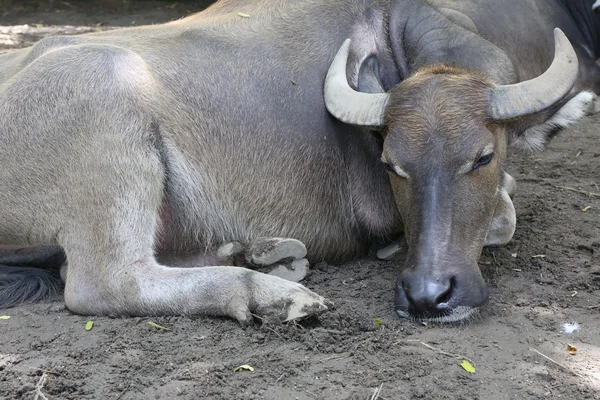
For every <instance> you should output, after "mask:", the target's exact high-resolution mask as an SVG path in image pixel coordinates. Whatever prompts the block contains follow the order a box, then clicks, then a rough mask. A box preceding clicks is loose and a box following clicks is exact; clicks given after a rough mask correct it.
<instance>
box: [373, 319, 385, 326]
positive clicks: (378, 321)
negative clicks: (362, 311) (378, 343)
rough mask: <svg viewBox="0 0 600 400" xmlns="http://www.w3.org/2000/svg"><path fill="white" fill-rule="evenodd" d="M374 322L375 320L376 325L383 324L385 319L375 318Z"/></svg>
mask: <svg viewBox="0 0 600 400" xmlns="http://www.w3.org/2000/svg"><path fill="white" fill-rule="evenodd" d="M373 322H375V324H376V325H383V321H382V320H381V319H379V318H373Z"/></svg>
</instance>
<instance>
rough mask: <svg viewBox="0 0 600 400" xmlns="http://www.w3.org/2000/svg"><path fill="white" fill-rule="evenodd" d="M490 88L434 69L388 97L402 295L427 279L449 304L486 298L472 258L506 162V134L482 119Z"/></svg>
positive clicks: (471, 77)
mask: <svg viewBox="0 0 600 400" xmlns="http://www.w3.org/2000/svg"><path fill="white" fill-rule="evenodd" d="M492 88H493V84H492V83H491V82H489V81H488V80H487V79H486V78H484V77H482V76H480V75H476V74H472V73H469V72H467V71H465V70H461V69H456V68H451V67H446V66H435V67H431V68H428V69H425V70H422V71H420V72H419V73H417V74H415V75H413V76H412V77H411V78H410V79H408V80H406V81H404V82H402V83H401V84H399V85H398V86H396V87H395V88H394V89H393V90H392V91H391V92H390V102H389V105H388V109H387V116H386V118H387V121H388V125H387V127H386V130H385V142H384V148H383V155H382V161H383V162H384V163H386V164H387V165H388V166H389V167H390V168H389V169H390V171H391V173H390V181H391V184H392V187H393V191H394V196H395V199H396V203H397V206H398V210H399V211H400V214H401V216H402V220H403V221H404V228H405V233H406V238H407V240H408V243H409V254H408V257H407V264H406V266H407V268H406V269H405V271H404V272H403V275H402V276H401V278H400V280H399V283H398V285H401V286H402V285H403V290H404V291H405V292H409V291H411V290H412V291H413V292H416V291H417V290H421V289H422V290H425V289H423V288H421V289H417V288H415V285H417V283H415V282H417V281H419V280H420V278H418V276H427V277H430V278H431V279H433V280H434V281H435V280H436V279H437V280H439V281H450V282H451V285H453V288H452V291H453V298H452V303H456V304H460V305H468V306H471V307H476V306H478V305H481V304H482V303H483V302H485V300H486V299H487V291H486V289H485V284H484V282H483V279H482V277H481V274H480V271H479V268H478V266H477V259H478V258H479V255H480V254H481V249H482V248H483V245H484V241H485V238H486V233H487V231H488V227H489V225H490V222H491V220H492V217H493V215H494V210H495V209H496V206H497V204H498V201H499V194H498V192H499V191H498V189H499V187H500V185H501V183H502V182H501V180H502V164H503V161H504V158H505V157H506V136H505V133H504V132H505V130H504V129H503V128H502V127H501V126H500V125H497V124H495V123H493V122H491V121H489V118H488V116H487V108H486V106H487V102H488V96H489V92H490V90H491V89H492ZM490 155H491V160H487V158H489V157H490ZM486 161H488V162H486ZM415 277H416V278H415ZM462 293H464V296H468V298H465V297H464V296H463V295H462ZM409 295H410V294H409Z"/></svg>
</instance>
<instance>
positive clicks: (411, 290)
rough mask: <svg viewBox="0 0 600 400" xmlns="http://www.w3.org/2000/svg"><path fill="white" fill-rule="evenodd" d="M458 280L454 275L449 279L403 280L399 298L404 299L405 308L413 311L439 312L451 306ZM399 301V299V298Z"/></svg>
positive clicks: (423, 312)
mask: <svg viewBox="0 0 600 400" xmlns="http://www.w3.org/2000/svg"><path fill="white" fill-rule="evenodd" d="M455 287H456V280H455V278H454V277H452V278H447V279H439V278H433V279H428V280H421V279H416V280H415V282H413V281H411V280H403V281H402V282H401V283H400V285H399V289H400V288H401V292H400V294H402V295H403V296H399V297H398V299H401V300H402V298H403V299H404V301H403V303H404V304H405V308H406V309H407V310H408V311H409V312H412V313H416V314H426V313H439V312H442V311H445V310H447V309H448V308H451V306H450V303H452V298H453V296H454V289H455ZM397 302H398V300H397Z"/></svg>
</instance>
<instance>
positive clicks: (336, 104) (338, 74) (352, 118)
mask: <svg viewBox="0 0 600 400" xmlns="http://www.w3.org/2000/svg"><path fill="white" fill-rule="evenodd" d="M349 51H350V39H346V41H345V42H344V44H342V47H341V48H340V49H339V51H338V52H337V54H336V56H335V58H334V59H333V62H332V63H331V66H330V67H329V71H327V77H326V78H325V89H324V95H325V106H326V107H327V110H329V112H330V113H331V115H333V116H334V117H336V118H337V119H339V120H340V121H342V122H345V123H347V124H351V125H358V126H371V127H379V126H383V125H384V122H385V108H386V105H387V103H388V99H389V95H388V94H387V93H361V92H357V91H356V90H354V89H352V88H351V87H350V85H349V84H348V80H347V78H346V64H347V62H348V53H349Z"/></svg>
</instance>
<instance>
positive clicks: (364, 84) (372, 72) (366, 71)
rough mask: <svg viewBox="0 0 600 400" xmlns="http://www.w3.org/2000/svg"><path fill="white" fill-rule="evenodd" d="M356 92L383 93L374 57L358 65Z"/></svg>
mask: <svg viewBox="0 0 600 400" xmlns="http://www.w3.org/2000/svg"><path fill="white" fill-rule="evenodd" d="M358 91H359V92H362V93H385V90H384V89H383V84H382V83H381V76H380V74H379V61H378V60H377V57H376V56H375V55H371V56H369V57H368V58H367V59H365V60H364V61H363V62H362V64H361V65H360V68H359V70H358Z"/></svg>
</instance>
